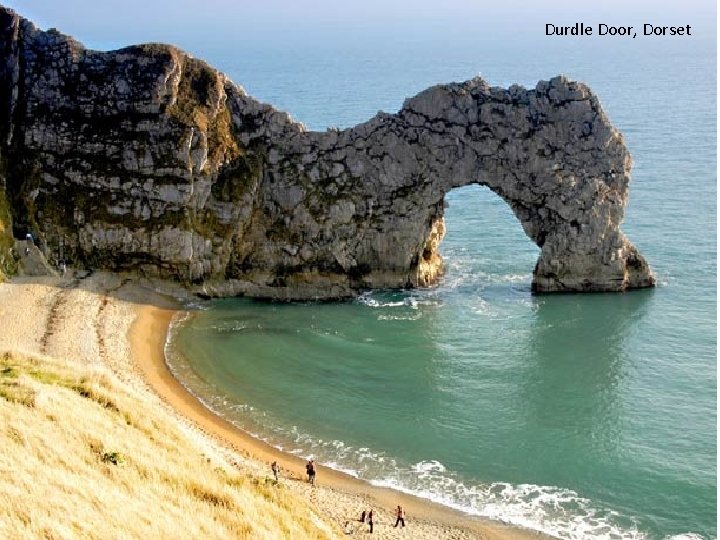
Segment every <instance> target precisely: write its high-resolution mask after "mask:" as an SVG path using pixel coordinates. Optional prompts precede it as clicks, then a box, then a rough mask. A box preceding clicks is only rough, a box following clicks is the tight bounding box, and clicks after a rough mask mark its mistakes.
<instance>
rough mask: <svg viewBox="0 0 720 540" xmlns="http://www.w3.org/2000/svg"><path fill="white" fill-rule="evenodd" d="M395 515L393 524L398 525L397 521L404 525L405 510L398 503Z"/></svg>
mask: <svg viewBox="0 0 720 540" xmlns="http://www.w3.org/2000/svg"><path fill="white" fill-rule="evenodd" d="M395 515H396V516H397V519H396V520H395V526H396V527H397V526H398V523H399V524H400V525H402V526H403V527H404V526H405V510H403V507H402V506H400V505H399V504H398V507H397V510H396V511H395Z"/></svg>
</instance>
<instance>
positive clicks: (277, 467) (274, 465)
mask: <svg viewBox="0 0 720 540" xmlns="http://www.w3.org/2000/svg"><path fill="white" fill-rule="evenodd" d="M270 469H271V470H272V473H273V476H274V477H275V483H276V484H277V483H278V482H279V480H278V473H279V472H280V465H278V462H277V461H273V462H272V465H270Z"/></svg>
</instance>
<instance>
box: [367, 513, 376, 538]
mask: <svg viewBox="0 0 720 540" xmlns="http://www.w3.org/2000/svg"><path fill="white" fill-rule="evenodd" d="M373 519H374V518H373V510H372V508H371V509H370V511H369V512H368V515H367V522H368V525H369V526H370V532H371V533H372V532H373V525H375V522H374V521H373Z"/></svg>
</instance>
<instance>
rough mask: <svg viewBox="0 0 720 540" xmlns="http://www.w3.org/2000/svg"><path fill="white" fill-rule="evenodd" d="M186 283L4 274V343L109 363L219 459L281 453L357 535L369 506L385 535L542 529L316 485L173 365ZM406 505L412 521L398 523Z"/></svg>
mask: <svg viewBox="0 0 720 540" xmlns="http://www.w3.org/2000/svg"><path fill="white" fill-rule="evenodd" d="M184 294H185V293H184V291H182V289H179V288H177V287H175V286H173V285H172V284H168V283H164V282H151V281H148V280H141V279H138V278H130V277H127V276H122V275H114V274H107V273H95V274H92V275H90V276H87V277H78V278H16V279H15V280H13V281H11V282H8V283H3V284H0V320H2V325H0V351H4V350H13V351H17V352H21V353H26V354H42V355H47V356H51V357H54V358H58V359H64V358H72V359H74V360H75V361H77V362H82V363H83V364H86V365H88V366H90V367H92V366H98V367H100V366H102V367H105V368H108V369H110V370H111V371H112V372H114V373H115V374H116V375H117V376H118V377H119V378H120V379H121V380H122V381H123V382H125V383H126V384H129V385H131V386H132V387H133V388H134V389H136V390H137V391H139V392H144V393H146V394H147V395H148V396H149V397H150V398H151V399H153V400H155V402H156V403H157V406H158V407H162V408H164V409H165V410H166V411H167V412H170V413H171V415H172V417H173V418H174V420H175V421H176V422H177V424H178V426H180V427H181V429H182V431H184V432H185V433H186V434H187V435H188V436H189V437H190V438H192V440H193V442H194V443H195V444H197V446H198V447H199V448H200V449H202V451H203V452H204V453H205V454H206V455H208V456H213V459H220V460H224V461H225V462H227V463H230V464H232V465H233V466H235V467H238V468H240V469H243V470H246V471H248V472H251V473H252V474H256V475H258V476H260V477H265V476H270V475H271V472H270V468H269V464H270V463H271V462H272V461H274V460H277V461H278V462H279V463H280V465H281V467H282V472H281V482H282V483H283V484H284V485H285V486H287V488H288V489H290V490H292V491H293V492H295V493H297V495H298V496H300V497H303V498H305V499H307V500H309V501H310V503H311V504H312V505H313V507H314V508H315V509H316V510H317V512H318V514H319V515H321V516H323V517H325V518H326V519H327V520H328V521H331V522H333V523H335V524H337V525H338V526H340V527H342V525H343V524H344V523H345V522H346V521H351V523H352V525H353V528H354V533H353V535H354V536H357V535H362V536H364V535H365V534H366V533H367V532H368V528H367V525H364V524H361V523H360V522H359V521H358V518H359V516H360V513H361V512H362V510H363V509H369V508H373V509H374V510H375V515H376V520H375V530H374V535H375V536H376V537H378V538H389V539H393V538H417V539H428V540H429V539H436V538H453V539H471V538H484V539H498V540H499V539H507V540H510V539H529V538H535V539H537V538H546V537H545V536H544V535H541V534H538V533H535V532H532V531H527V530H523V529H520V528H516V527H511V526H506V525H504V524H501V523H495V522H491V521H487V520H482V519H478V518H474V517H472V516H469V515H466V514H463V513H461V512H456V511H453V510H451V509H449V508H447V507H443V506H441V505H438V504H435V503H432V502H430V501H426V500H423V499H419V498H417V497H413V496H409V495H406V494H403V493H400V492H397V491H394V490H390V489H385V488H379V487H375V486H371V485H370V484H368V483H366V482H363V481H361V480H358V479H356V478H353V477H351V476H349V475H346V474H343V473H340V472H337V471H334V470H331V469H328V468H325V467H322V466H320V467H319V468H318V479H317V484H318V485H317V487H314V488H313V487H311V486H310V485H309V484H307V483H306V482H305V481H304V461H303V460H302V459H300V458H298V457H296V456H293V455H290V454H284V453H282V452H280V451H278V450H277V449H275V448H273V447H271V446H269V445H267V444H264V443H263V442H262V441H259V440H257V439H254V438H252V437H251V436H249V435H248V434H246V433H245V432H243V431H241V430H239V429H238V428H236V427H235V426H233V425H232V424H230V423H229V422H227V421H225V420H223V419H222V418H220V417H218V416H216V415H215V414H213V413H212V412H211V411H209V410H208V409H206V408H205V407H204V406H203V405H202V404H201V403H200V402H199V401H198V400H197V399H195V398H194V397H193V396H192V395H191V394H190V393H189V392H188V391H187V390H186V389H185V388H184V387H183V386H182V385H181V384H180V383H179V382H178V381H177V380H176V379H175V378H174V377H173V376H172V374H171V373H170V371H169V370H168V368H167V366H166V364H165V358H164V345H165V340H166V336H167V331H168V328H169V325H170V322H171V320H172V318H173V316H174V315H175V314H176V313H177V310H178V307H179V304H178V303H177V302H176V301H175V300H174V299H173V296H174V297H176V298H177V297H182V296H183V295H184ZM398 504H400V505H402V506H403V507H404V508H405V511H406V515H407V527H405V529H402V528H397V529H395V528H394V527H393V524H394V523H395V519H394V514H393V510H392V509H393V508H395V506H396V505H398Z"/></svg>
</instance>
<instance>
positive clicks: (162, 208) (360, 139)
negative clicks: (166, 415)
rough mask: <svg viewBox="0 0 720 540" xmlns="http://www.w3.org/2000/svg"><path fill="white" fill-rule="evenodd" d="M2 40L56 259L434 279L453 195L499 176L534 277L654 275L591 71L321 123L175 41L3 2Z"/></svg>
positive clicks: (202, 277)
mask: <svg viewBox="0 0 720 540" xmlns="http://www.w3.org/2000/svg"><path fill="white" fill-rule="evenodd" d="M0 47H2V49H3V57H2V63H0V165H2V167H0V174H2V182H0V186H2V185H3V183H4V184H5V191H6V196H7V199H8V201H9V203H10V208H11V209H12V218H13V225H14V230H15V233H16V234H18V235H23V234H24V232H25V231H26V230H31V231H33V232H34V233H35V234H36V236H38V238H39V239H40V240H41V242H42V244H43V247H44V249H45V251H46V253H47V254H48V256H49V257H50V258H58V257H63V258H67V259H70V260H72V261H73V262H74V263H75V264H81V265H85V266H87V267H100V268H107V269H115V270H134V271H138V272H142V273H145V274H147V275H156V276H162V277H169V278H173V279H176V280H180V281H182V282H185V283H187V284H188V285H191V284H192V285H194V286H197V287H199V288H203V289H204V290H205V291H206V292H209V293H211V294H248V295H254V296H268V297H278V298H308V297H341V296H348V295H352V294H354V293H355V292H356V291H357V290H359V289H361V288H368V287H369V288H375V287H417V286H426V285H429V284H432V283H434V282H435V281H436V280H437V279H438V277H439V275H440V273H441V271H442V261H441V258H440V256H439V254H438V245H439V243H440V241H441V239H442V236H443V233H444V225H443V202H444V197H445V194H446V193H447V192H448V191H449V190H451V189H453V188H455V187H458V186H463V185H467V184H481V185H485V186H488V187H489V188H490V189H491V190H492V191H494V192H495V193H496V194H497V195H499V196H500V197H501V198H503V199H504V200H505V201H506V202H507V203H508V205H509V206H510V207H511V208H512V210H513V212H514V213H515V215H516V216H517V218H518V220H519V221H520V223H521V224H522V226H523V228H524V230H525V232H526V233H527V235H528V236H529V237H530V238H531V239H532V240H533V241H534V242H535V243H536V244H537V245H538V246H539V247H540V248H541V251H540V256H539V260H538V262H537V265H536V267H535V270H534V275H533V290H535V291H538V292H550V291H622V290H625V289H628V288H637V287H648V286H652V285H653V284H654V278H653V275H652V272H651V271H650V269H649V267H648V265H647V263H646V262H645V260H644V259H643V257H642V256H641V255H640V254H639V253H638V251H637V250H636V249H635V247H634V246H633V245H632V244H631V243H630V242H629V241H628V240H627V238H626V237H625V236H624V235H623V234H622V233H621V232H620V230H619V225H620V222H621V220H622V218H623V213H624V208H625V204H626V202H627V196H628V182H629V178H630V167H631V159H630V155H629V153H628V151H627V149H626V147H625V145H624V143H623V140H622V137H621V135H620V134H619V133H618V132H617V130H615V129H614V128H613V127H612V125H611V124H610V123H609V121H608V119H607V117H606V116H605V114H604V113H603V111H602V109H601V107H600V104H599V102H598V100H597V98H596V97H595V96H594V95H593V94H592V93H591V92H590V90H589V89H588V88H587V87H586V86H585V85H583V84H581V83H577V82H572V81H569V80H567V79H565V78H563V77H557V78H554V79H552V80H551V81H549V82H540V83H538V85H537V87H536V88H535V89H530V90H526V89H524V88H521V87H519V86H512V87H511V88H509V89H507V90H505V89H500V88H494V87H490V86H488V85H487V84H486V83H485V82H484V81H483V80H481V79H473V80H470V81H467V82H464V83H459V84H447V85H441V86H436V87H432V88H429V89H428V90H425V91H424V92H421V93H420V94H418V95H417V96H415V97H413V98H411V99H408V100H407V101H406V102H405V104H404V105H403V107H402V109H401V110H400V111H399V112H398V113H397V114H385V113H379V114H378V115H377V116H375V117H374V118H372V119H371V120H369V121H368V122H366V123H363V124H360V125H358V126H355V127H353V128H350V129H345V130H328V131H327V132H308V131H306V130H305V129H304V127H303V126H302V125H301V124H299V123H296V122H293V120H292V119H291V118H290V117H289V116H288V115H287V114H285V113H283V112H279V111H277V110H275V109H274V108H273V107H271V106H269V105H265V104H262V103H259V102H258V101H256V100H255V99H253V98H252V97H250V96H248V95H247V94H246V93H245V92H244V90H243V89H242V88H241V87H239V86H237V85H235V84H233V83H232V82H231V81H230V80H229V79H228V78H227V77H226V76H225V75H223V74H222V73H220V72H218V71H216V70H214V69H212V68H211V67H209V66H208V65H207V64H205V63H204V62H202V61H200V60H197V59H195V58H192V57H190V56H189V55H187V54H185V53H183V52H182V51H180V50H178V49H176V48H175V47H172V46H169V45H157V44H151V45H139V46H134V47H128V48H125V49H121V50H117V51H111V52H98V51H91V50H87V49H85V48H84V47H83V46H82V45H81V44H79V43H78V42H77V41H75V40H73V39H72V38H70V37H68V36H65V35H62V34H60V33H59V32H57V31H55V30H50V31H48V32H43V31H40V30H38V29H37V28H36V27H35V26H34V25H33V24H32V23H30V22H29V21H27V20H25V19H23V18H21V17H19V16H18V15H17V14H15V13H14V12H12V11H9V10H5V9H0ZM1 194H2V193H1V191H0V195H1ZM0 200H1V197H0ZM1 210H2V209H1V208H0V212H1ZM0 220H2V216H1V215H0Z"/></svg>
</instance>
